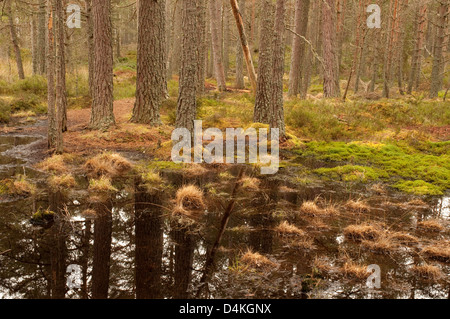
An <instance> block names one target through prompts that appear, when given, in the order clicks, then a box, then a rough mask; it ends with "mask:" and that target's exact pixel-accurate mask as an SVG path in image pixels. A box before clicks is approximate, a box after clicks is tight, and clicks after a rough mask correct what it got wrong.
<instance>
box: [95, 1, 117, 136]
mask: <svg viewBox="0 0 450 319" xmlns="http://www.w3.org/2000/svg"><path fill="white" fill-rule="evenodd" d="M92 17H93V25H94V82H93V83H94V101H93V103H92V112H91V121H90V127H91V128H92V129H108V128H109V127H110V126H111V125H114V124H115V119H114V113H113V99H114V98H113V85H114V84H113V46H112V26H111V0H92Z"/></svg>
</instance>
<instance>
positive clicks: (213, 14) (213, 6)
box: [209, 0, 227, 91]
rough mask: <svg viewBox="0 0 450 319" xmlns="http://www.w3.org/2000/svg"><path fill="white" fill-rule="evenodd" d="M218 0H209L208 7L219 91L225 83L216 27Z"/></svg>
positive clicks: (220, 44)
mask: <svg viewBox="0 0 450 319" xmlns="http://www.w3.org/2000/svg"><path fill="white" fill-rule="evenodd" d="M219 5H220V4H219V0H211V1H210V3H209V9H210V21H211V40H212V47H213V59H214V70H215V72H214V73H215V76H216V80H217V88H218V89H219V91H226V89H227V84H226V80H225V70H224V66H223V60H222V41H221V40H220V39H221V38H222V37H220V36H219V32H221V31H220V29H219V28H218V22H217V21H218V20H219V19H220V17H219V11H220V10H219Z"/></svg>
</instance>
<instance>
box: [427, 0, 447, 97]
mask: <svg viewBox="0 0 450 319" xmlns="http://www.w3.org/2000/svg"><path fill="white" fill-rule="evenodd" d="M438 2H439V7H438V15H437V24H436V39H435V43H434V50H433V52H434V55H433V69H432V71H431V87H430V98H432V99H433V98H436V97H438V94H439V91H440V90H441V88H442V81H443V78H444V72H445V59H444V54H443V51H444V42H445V38H446V36H447V35H446V29H447V28H446V27H447V15H448V7H449V1H448V0H439V1H438Z"/></svg>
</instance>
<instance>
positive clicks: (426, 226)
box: [417, 219, 444, 232]
mask: <svg viewBox="0 0 450 319" xmlns="http://www.w3.org/2000/svg"><path fill="white" fill-rule="evenodd" d="M417 227H418V228H419V229H421V230H424V231H429V232H441V231H443V230H444V226H442V224H441V222H440V221H439V220H437V219H429V220H424V221H421V222H418V223H417Z"/></svg>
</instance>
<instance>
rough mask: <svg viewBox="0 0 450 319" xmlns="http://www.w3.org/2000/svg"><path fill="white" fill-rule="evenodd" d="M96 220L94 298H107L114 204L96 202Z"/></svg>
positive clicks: (93, 269) (93, 272) (93, 276)
mask: <svg viewBox="0 0 450 319" xmlns="http://www.w3.org/2000/svg"><path fill="white" fill-rule="evenodd" d="M94 210H95V212H96V215H97V217H96V218H95V220H94V247H93V250H94V258H93V268H92V298H93V299H106V298H107V297H108V289H109V274H110V266H111V235H112V214H111V212H112V204H111V202H110V201H108V202H106V203H96V204H95V206H94Z"/></svg>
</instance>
